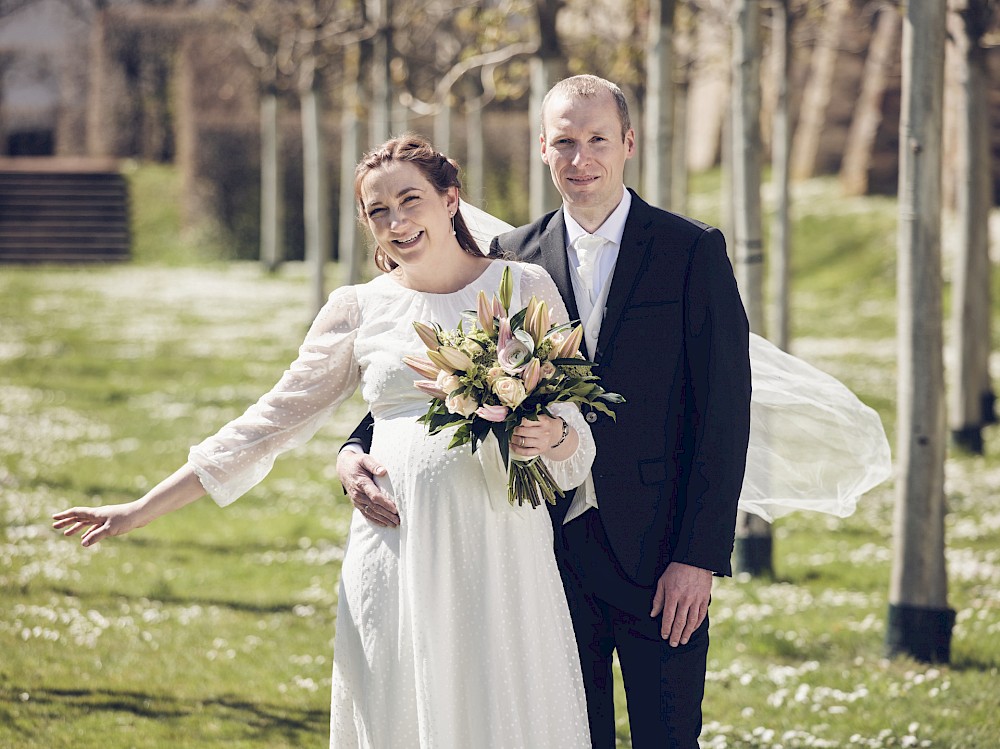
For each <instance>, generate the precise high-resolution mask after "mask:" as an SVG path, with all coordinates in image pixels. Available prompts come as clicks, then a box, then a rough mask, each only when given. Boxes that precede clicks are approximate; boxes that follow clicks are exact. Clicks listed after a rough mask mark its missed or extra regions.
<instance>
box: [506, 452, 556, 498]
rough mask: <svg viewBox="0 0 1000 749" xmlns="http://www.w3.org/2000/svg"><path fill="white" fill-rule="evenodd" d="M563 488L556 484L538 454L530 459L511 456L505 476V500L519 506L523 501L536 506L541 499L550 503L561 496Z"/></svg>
mask: <svg viewBox="0 0 1000 749" xmlns="http://www.w3.org/2000/svg"><path fill="white" fill-rule="evenodd" d="M563 496H564V495H563V490H562V489H560V488H559V485H558V484H556V481H555V479H554V478H552V474H551V473H550V472H549V469H548V467H547V466H546V465H545V461H543V460H542V459H541V458H539V457H538V456H535V457H534V458H531V459H530V460H517V459H516V458H512V459H511V461H510V469H509V472H508V478H507V501H508V502H510V503H511V504H514V503H515V502H516V503H517V505H518V506H519V507H520V506H522V505H523V504H524V503H525V501H527V502H529V503H530V504H531V506H532V507H538V505H540V504H541V503H542V502H543V501H545V502H548V503H549V504H550V505H554V504H555V503H556V499H557V498H561V497H563Z"/></svg>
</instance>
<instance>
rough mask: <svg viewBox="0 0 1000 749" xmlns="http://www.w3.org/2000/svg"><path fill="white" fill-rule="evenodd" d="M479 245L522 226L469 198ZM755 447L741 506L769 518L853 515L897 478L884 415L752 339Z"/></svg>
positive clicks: (467, 212)
mask: <svg viewBox="0 0 1000 749" xmlns="http://www.w3.org/2000/svg"><path fill="white" fill-rule="evenodd" d="M460 210H461V212H462V217H463V218H464V219H465V223H466V225H467V226H468V227H469V230H470V231H471V232H472V235H473V237H474V238H475V240H476V243H477V244H478V245H479V248H480V249H481V250H482V251H483V254H484V255H485V254H489V249H490V243H491V242H492V241H493V237H495V236H497V235H498V234H502V233H504V232H506V231H510V230H511V229H513V228H514V227H512V226H511V225H510V224H508V223H506V222H504V221H501V220H500V219H498V218H497V217H496V216H493V215H491V214H489V213H487V212H486V211H483V210H482V209H480V208H477V207H475V206H473V205H471V204H469V203H467V202H465V201H462V203H461V207H460ZM750 372H751V383H752V388H753V394H752V396H751V399H750V446H749V448H748V450H747V469H746V475H745V477H744V479H743V490H742V492H741V493H740V501H739V507H740V509H741V510H744V511H746V512H752V513H754V514H755V515H759V516H760V517H762V518H764V519H765V520H774V519H775V518H778V517H781V516H783V515H787V514H789V513H790V512H794V511H795V510H812V511H814V512H824V513H829V514H831V515H836V516H837V517H846V516H848V515H850V514H851V513H852V512H854V509H855V507H856V506H857V502H858V499H860V498H861V496H862V495H864V494H865V492H868V491H869V490H871V489H872V488H874V487H875V486H877V485H878V484H880V483H882V482H883V481H885V480H886V479H888V478H889V477H890V476H891V475H892V458H891V455H890V452H889V440H888V438H887V437H886V434H885V429H884V428H883V426H882V421H881V419H880V418H879V415H878V413H876V411H875V410H874V409H873V408H871V407H869V406H866V405H865V404H864V403H862V402H861V401H860V400H859V399H858V397H857V396H856V395H855V394H854V393H853V392H851V390H850V389H848V388H847V387H846V386H845V385H844V384H843V383H841V382H840V381H839V380H837V379H835V378H834V377H831V376H830V375H828V374H826V373H825V372H821V371H820V370H818V369H816V368H815V367H813V366H812V365H811V364H808V363H806V362H805V361H803V360H802V359H798V358H796V357H794V356H792V355H791V354H788V353H785V352H784V351H782V350H781V349H779V348H778V347H777V346H774V345H773V344H772V343H770V342H769V341H767V340H766V339H765V338H762V337H760V336H759V335H756V334H754V333H751V334H750Z"/></svg>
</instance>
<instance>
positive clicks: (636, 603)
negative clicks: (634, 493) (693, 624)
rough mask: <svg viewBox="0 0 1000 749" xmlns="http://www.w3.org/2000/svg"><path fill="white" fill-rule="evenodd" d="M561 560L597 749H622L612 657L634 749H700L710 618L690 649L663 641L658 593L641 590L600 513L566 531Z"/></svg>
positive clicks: (559, 542) (560, 536)
mask: <svg viewBox="0 0 1000 749" xmlns="http://www.w3.org/2000/svg"><path fill="white" fill-rule="evenodd" d="M556 558H557V560H558V562H559V570H560V573H561V574H562V579H563V585H564V586H565V588H566V598H567V600H568V602H569V609H570V614H571V616H572V618H573V629H574V632H575V634H576V641H577V645H578V647H579V649H580V665H581V667H582V669H583V682H584V689H585V691H586V695H587V713H588V718H589V721H590V735H591V741H592V744H593V747H594V749H613V747H614V746H615V705H614V683H613V678H612V668H611V667H612V656H613V653H614V652H615V651H617V652H618V662H619V664H620V665H621V670H622V677H623V681H624V685H625V697H626V700H627V704H628V717H629V727H630V729H631V732H632V746H633V748H634V749H698V735H699V734H700V733H701V724H702V717H701V702H702V697H703V696H704V693H705V669H706V665H707V658H708V640H709V638H708V627H709V624H708V617H706V618H705V621H704V622H702V624H701V626H700V627H699V628H698V629H697V630H696V631H695V633H694V634H693V635H692V637H691V639H690V640H689V641H688V644H687V645H679V646H678V647H676V648H672V647H670V645H669V644H668V643H667V641H666V640H663V639H662V638H661V637H660V617H659V616H657V617H655V618H654V617H651V616H649V611H650V609H651V608H652V601H653V590H652V588H644V587H642V586H638V585H636V584H635V583H633V582H632V581H631V580H629V579H628V577H627V576H626V575H625V573H624V572H623V571H622V570H621V568H620V566H619V565H618V563H617V561H616V560H615V558H614V555H613V554H612V552H611V549H610V547H609V545H608V539H607V535H606V534H605V532H604V526H603V524H602V523H601V518H600V514H599V513H598V512H597V511H596V510H588V511H587V512H585V513H584V514H583V515H581V516H580V517H579V518H576V519H574V520H572V521H570V523H568V524H567V525H564V526H562V528H561V529H560V532H559V533H557V536H556Z"/></svg>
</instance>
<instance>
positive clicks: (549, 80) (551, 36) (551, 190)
mask: <svg viewBox="0 0 1000 749" xmlns="http://www.w3.org/2000/svg"><path fill="white" fill-rule="evenodd" d="M562 6H563V2H562V0H536V2H535V11H536V15H537V18H538V37H539V42H538V52H537V54H536V55H535V56H534V57H532V58H531V90H530V93H529V95H528V114H529V119H530V124H529V128H530V131H529V132H530V133H531V140H532V142H534V143H537V141H536V140H535V138H536V137H537V135H536V134H537V133H539V132H540V130H539V128H540V127H541V122H542V100H543V99H544V98H545V94H546V93H548V90H549V89H550V88H552V86H553V84H555V83H556V82H557V81H558V79H559V74H560V71H561V67H560V61H561V58H562V50H561V49H560V47H559V36H558V34H557V33H556V16H557V15H558V13H559V10H560V9H561V8H562ZM558 205H559V194H558V192H557V191H556V189H555V185H553V184H552V180H551V179H549V173H548V167H547V166H545V164H543V163H542V160H541V158H539V156H538V149H537V148H536V149H535V152H534V153H533V154H532V158H531V164H530V168H529V170H528V211H529V215H530V216H531V217H532V218H537V217H539V216H541V215H542V214H544V213H546V212H547V211H551V210H552V209H553V208H555V207H556V206H558Z"/></svg>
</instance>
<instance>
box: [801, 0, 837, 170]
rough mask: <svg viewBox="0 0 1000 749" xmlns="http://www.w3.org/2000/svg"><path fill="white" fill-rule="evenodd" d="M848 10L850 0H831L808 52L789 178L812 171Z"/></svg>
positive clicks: (828, 104)
mask: <svg viewBox="0 0 1000 749" xmlns="http://www.w3.org/2000/svg"><path fill="white" fill-rule="evenodd" d="M849 9H850V0H831V2H830V4H829V5H828V6H827V11H826V12H827V16H826V18H825V19H824V21H823V27H822V29H821V31H820V37H819V40H818V41H817V42H816V48H815V49H814V50H813V54H812V69H811V71H810V73H809V82H808V83H807V84H806V87H805V95H804V96H803V100H802V107H801V110H800V115H799V125H798V128H797V130H796V131H795V144H794V148H793V150H792V167H791V170H792V178H793V179H796V180H800V179H808V178H809V177H812V176H813V175H814V174H815V173H816V160H817V157H818V155H819V141H820V135H821V134H822V132H823V129H824V128H825V127H826V112H827V109H828V108H829V106H830V97H831V96H832V95H833V80H834V75H835V73H836V67H837V54H838V46H839V44H840V35H841V27H842V26H843V24H844V18H845V16H846V14H847V12H848V10H849Z"/></svg>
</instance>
